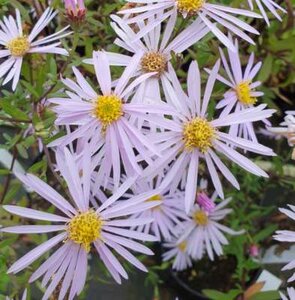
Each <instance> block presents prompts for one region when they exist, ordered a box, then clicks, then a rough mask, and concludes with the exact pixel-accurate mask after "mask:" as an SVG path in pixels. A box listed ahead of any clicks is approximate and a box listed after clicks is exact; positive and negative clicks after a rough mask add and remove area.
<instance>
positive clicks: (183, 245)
mask: <svg viewBox="0 0 295 300" xmlns="http://www.w3.org/2000/svg"><path fill="white" fill-rule="evenodd" d="M186 246H187V242H186V241H183V242H182V243H180V244H178V245H177V247H178V249H179V250H180V251H181V252H184V251H185V250H186Z"/></svg>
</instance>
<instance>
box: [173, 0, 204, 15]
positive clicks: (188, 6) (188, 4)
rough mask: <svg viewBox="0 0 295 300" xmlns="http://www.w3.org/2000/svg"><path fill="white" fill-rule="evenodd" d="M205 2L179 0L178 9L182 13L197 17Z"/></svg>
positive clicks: (199, 0) (200, 0) (201, 0)
mask: <svg viewBox="0 0 295 300" xmlns="http://www.w3.org/2000/svg"><path fill="white" fill-rule="evenodd" d="M204 3H205V0H177V9H178V11H179V12H180V13H187V14H189V15H191V16H193V15H196V14H197V13H198V11H199V10H200V9H201V8H202V7H203V5H204Z"/></svg>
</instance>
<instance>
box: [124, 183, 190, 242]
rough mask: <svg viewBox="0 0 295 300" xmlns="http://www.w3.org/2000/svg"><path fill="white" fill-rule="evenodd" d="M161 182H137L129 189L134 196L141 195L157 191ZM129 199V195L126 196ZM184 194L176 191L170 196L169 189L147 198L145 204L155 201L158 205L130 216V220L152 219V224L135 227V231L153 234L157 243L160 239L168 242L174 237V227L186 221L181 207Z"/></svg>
mask: <svg viewBox="0 0 295 300" xmlns="http://www.w3.org/2000/svg"><path fill="white" fill-rule="evenodd" d="M160 184H161V180H159V178H158V180H157V181H156V183H153V182H148V181H144V180H141V181H137V182H136V184H134V185H133V186H132V187H131V189H132V192H133V194H134V195H137V194H142V193H144V192H148V191H152V190H155V189H156V190H158V188H159V186H160ZM126 195H128V196H129V197H130V196H131V195H130V194H129V193H128V194H126ZM183 198H184V192H183V191H180V190H176V191H175V192H174V193H172V194H170V193H169V189H166V190H164V191H160V192H159V194H157V195H155V196H153V197H151V198H149V199H147V200H146V202H147V203H148V202H153V201H157V202H158V203H159V204H158V205H157V206H155V207H152V208H150V209H146V210H144V211H143V212H140V213H137V214H135V215H132V216H131V218H138V219H141V218H152V219H153V220H154V221H153V222H152V223H149V224H146V225H141V226H138V227H136V230H137V231H139V232H144V233H153V234H154V235H155V236H156V237H157V238H158V240H159V241H161V240H162V239H164V240H166V241H170V240H171V238H172V237H173V235H174V227H175V225H177V224H180V223H181V221H183V220H186V219H187V216H186V214H185V212H184V205H183Z"/></svg>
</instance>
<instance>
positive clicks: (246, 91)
mask: <svg viewBox="0 0 295 300" xmlns="http://www.w3.org/2000/svg"><path fill="white" fill-rule="evenodd" d="M250 84H251V82H249V81H243V82H241V83H239V84H238V85H237V86H236V93H237V97H238V99H239V101H240V102H241V103H242V104H245V105H253V104H255V103H256V102H257V99H256V98H255V97H251V88H250Z"/></svg>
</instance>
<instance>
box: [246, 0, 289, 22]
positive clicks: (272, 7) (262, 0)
mask: <svg viewBox="0 0 295 300" xmlns="http://www.w3.org/2000/svg"><path fill="white" fill-rule="evenodd" d="M253 2H254V3H256V5H257V7H258V9H259V10H260V12H261V14H262V16H263V18H264V20H265V22H266V23H267V25H268V26H269V25H270V23H269V18H268V16H267V13H266V11H265V8H264V6H266V8H267V9H268V10H269V11H270V12H271V13H272V14H273V15H274V16H275V17H276V18H277V19H278V20H280V21H282V18H281V17H280V15H279V14H278V12H277V10H280V11H282V12H284V13H287V11H286V10H285V9H284V8H282V7H281V6H279V5H278V4H277V3H276V2H275V1H273V0H248V3H249V6H250V8H251V10H254V5H253Z"/></svg>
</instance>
